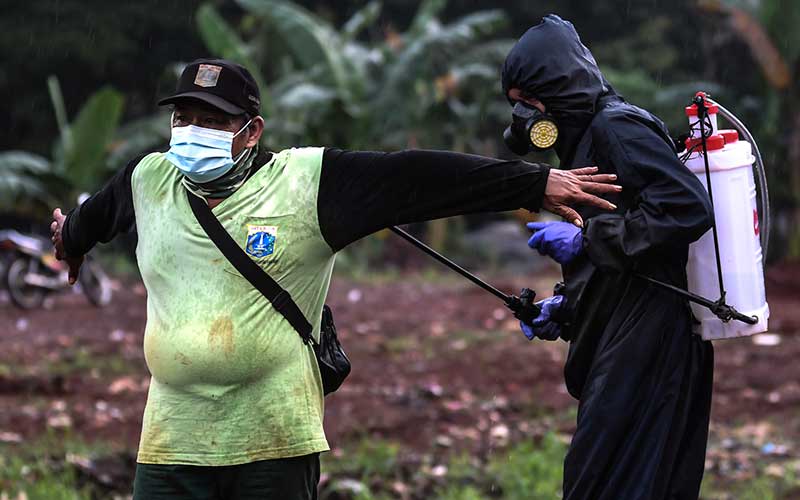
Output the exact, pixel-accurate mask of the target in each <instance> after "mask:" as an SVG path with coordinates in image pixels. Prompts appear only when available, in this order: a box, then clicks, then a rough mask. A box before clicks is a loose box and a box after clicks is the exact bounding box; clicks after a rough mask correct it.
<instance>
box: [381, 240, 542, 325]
mask: <svg viewBox="0 0 800 500" xmlns="http://www.w3.org/2000/svg"><path fill="white" fill-rule="evenodd" d="M389 229H390V230H392V232H394V233H395V234H397V235H398V236H400V237H401V238H403V239H404V240H406V241H407V242H409V243H411V244H412V245H414V246H415V247H417V248H419V249H420V250H422V251H423V252H425V253H426V254H428V255H429V256H431V257H433V258H434V259H436V260H437V261H439V262H440V263H442V264H444V265H445V266H447V267H449V268H450V269H452V270H453V271H455V272H457V273H458V274H460V275H461V276H463V277H465V278H467V279H468V280H470V281H471V282H473V283H475V284H476V285H478V286H479V287H481V288H483V289H484V290H486V291H487V292H489V293H491V294H492V295H494V296H495V297H498V298H499V299H500V300H502V301H503V302H504V303H505V305H506V307H508V308H509V309H511V311H512V312H513V313H514V317H515V318H517V319H519V320H521V321H524V322H525V323H532V322H533V320H534V318H536V317H537V316H538V315H539V313H540V312H541V308H540V307H539V306H537V305H536V304H535V303H534V299H535V298H536V292H534V291H533V290H531V289H530V288H523V289H522V293H520V295H519V297H517V296H516V295H508V294H506V293H503V292H502V291H500V290H498V289H497V288H495V287H493V286H492V285H490V284H489V283H486V282H485V281H483V280H482V279H480V278H478V277H477V276H475V275H474V274H472V273H471V272H469V271H467V270H466V269H464V268H463V267H461V266H459V265H458V264H456V263H455V262H453V261H452V260H450V259H448V258H447V257H445V256H444V255H442V254H440V253H439V252H437V251H436V250H434V249H433V248H431V247H429V246H428V245H426V244H425V243H423V242H421V241H420V240H418V239H417V238H415V237H413V236H411V235H410V234H409V233H407V232H406V231H404V230H402V229H400V228H399V227H397V226H393V227H390V228H389Z"/></svg>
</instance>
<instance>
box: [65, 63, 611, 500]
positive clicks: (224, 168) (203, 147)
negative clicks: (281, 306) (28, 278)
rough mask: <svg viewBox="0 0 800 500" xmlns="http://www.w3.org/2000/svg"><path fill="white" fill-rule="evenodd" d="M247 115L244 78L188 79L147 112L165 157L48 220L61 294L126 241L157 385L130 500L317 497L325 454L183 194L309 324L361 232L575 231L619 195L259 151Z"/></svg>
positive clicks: (561, 183)
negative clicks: (443, 225)
mask: <svg viewBox="0 0 800 500" xmlns="http://www.w3.org/2000/svg"><path fill="white" fill-rule="evenodd" d="M259 99H260V97H259V91H258V88H257V86H256V84H255V81H254V80H253V78H252V76H251V75H250V73H249V72H248V71H247V70H246V69H245V68H243V67H241V66H239V65H237V64H234V63H231V62H229V61H224V60H214V59H210V60H198V61H195V62H193V63H191V64H189V65H188V66H187V67H186V69H185V70H184V72H183V74H182V76H181V77H180V80H179V82H178V89H177V92H176V94H175V95H173V96H171V97H169V98H167V99H164V100H162V101H161V102H160V104H161V105H173V106H174V113H173V115H172V139H171V142H170V149H169V151H168V152H167V153H166V154H165V153H152V154H149V155H147V156H145V157H144V158H143V159H141V160H137V161H133V162H131V163H130V164H129V165H128V166H127V167H126V168H125V169H123V170H122V171H120V172H119V173H118V174H117V175H116V176H115V177H114V178H113V179H112V180H111V181H110V182H109V183H108V184H107V185H106V186H105V187H104V188H103V189H102V190H101V191H100V192H98V193H97V194H95V195H94V196H92V197H91V198H90V199H89V200H88V201H86V202H85V203H84V204H83V205H81V206H80V207H79V208H76V209H74V210H73V211H71V212H70V213H69V215H68V216H66V218H65V217H64V216H63V215H62V214H61V212H60V210H59V209H56V210H55V212H54V218H55V221H54V222H53V225H52V230H53V233H54V235H53V240H54V243H55V246H56V250H57V255H58V256H59V257H60V258H64V259H66V260H67V261H68V262H69V263H70V268H71V270H70V276H71V279H73V280H74V278H75V276H76V275H77V272H78V268H79V266H80V262H81V259H82V255H84V254H85V253H86V252H88V251H89V249H90V248H92V246H93V245H95V243H96V242H98V241H100V242H106V241H109V240H110V239H112V238H113V237H114V236H115V235H116V234H117V233H119V232H120V231H126V230H129V229H131V228H132V227H133V225H134V224H135V225H136V229H137V232H138V236H139V243H138V246H137V250H136V255H137V260H138V263H139V268H140V270H141V274H142V279H143V281H144V284H145V287H146V289H147V326H146V329H145V339H144V350H145V357H146V360H147V365H148V368H149V369H150V372H151V374H152V381H151V385H150V391H149V394H148V399H147V406H146V409H145V414H144V422H143V429H142V434H141V442H140V445H139V453H138V459H137V462H138V465H137V471H136V481H135V486H134V497H135V498H136V499H154V498H197V499H200V498H203V499H205V498H209V499H211V498H215V499H223V498H224V499H236V498H245V497H246V498H265V499H266V498H269V499H281V500H291V499H311V498H316V486H317V482H318V480H319V458H318V454H319V453H320V452H322V451H325V450H327V449H328V443H327V441H326V439H325V434H324V432H323V426H322V417H323V390H322V385H321V380H320V374H319V370H318V367H317V363H316V358H315V355H314V352H313V350H312V349H310V348H309V346H308V345H307V344H304V343H303V342H302V340H301V339H300V338H299V336H298V335H297V334H296V332H295V331H294V330H293V329H292V326H291V325H290V324H289V323H288V322H287V321H286V320H285V319H284V318H283V316H282V315H280V314H278V313H277V312H276V311H275V310H274V309H273V308H272V307H271V306H270V304H269V303H268V302H266V301H265V299H264V297H263V296H262V295H261V294H260V293H259V292H258V291H257V290H256V289H254V288H253V287H252V286H251V285H250V283H249V282H248V281H247V280H246V279H245V278H243V277H242V275H241V274H240V273H239V272H238V271H237V270H236V268H234V267H233V266H232V265H231V264H230V263H229V262H228V261H227V260H226V259H225V258H224V257H223V255H222V254H221V253H220V251H219V250H217V248H216V247H215V246H214V244H213V243H212V242H211V241H209V239H208V237H207V236H206V234H205V233H204V232H203V230H202V229H201V227H200V226H199V224H198V222H197V221H196V219H195V218H194V216H193V214H192V211H191V209H190V206H189V203H188V200H187V190H188V191H189V192H190V193H191V194H192V195H193V196H198V197H200V198H201V199H203V200H205V201H206V202H207V203H208V205H209V207H211V209H212V210H213V213H214V215H215V216H216V217H217V218H218V219H219V220H220V222H221V223H222V225H223V226H224V228H225V229H226V230H227V231H228V233H230V235H231V236H232V237H233V238H234V240H235V241H236V242H238V243H239V245H240V246H241V247H242V248H243V249H244V250H245V251H246V252H247V253H248V254H249V255H250V256H251V258H252V259H253V260H254V261H255V262H256V263H258V264H259V265H260V266H261V267H262V268H263V269H264V271H266V272H267V273H268V274H269V275H270V276H271V277H273V278H274V279H275V280H276V281H278V283H279V284H280V285H281V286H282V287H283V288H284V289H285V290H286V291H288V292H289V293H290V295H291V297H292V298H293V299H294V301H295V302H296V303H297V304H298V306H299V307H300V309H301V310H302V312H303V314H304V315H305V316H306V318H308V319H309V321H310V322H311V324H314V325H319V323H320V321H319V319H320V316H321V311H322V307H323V301H324V300H325V296H326V294H327V291H328V285H329V282H330V277H331V272H332V269H333V263H334V258H335V256H336V253H337V252H338V251H339V250H341V249H342V248H344V247H346V246H347V245H348V244H350V243H352V242H354V241H356V240H358V239H360V238H362V237H364V236H366V235H368V234H370V233H373V232H375V231H377V230H380V229H382V228H386V227H388V226H391V225H394V224H403V223H409V222H414V221H423V220H428V219H434V218H439V217H448V216H452V215H458V214H466V213H471V212H480V211H501V210H511V209H517V208H520V207H522V208H527V209H529V210H538V209H539V208H540V206H542V205H543V206H544V207H545V208H549V209H550V210H552V211H554V212H556V213H559V214H562V215H564V216H567V217H568V218H569V220H571V221H575V220H576V219H578V220H579V217H578V216H577V214H576V212H574V211H573V210H572V209H571V208H569V207H567V206H566V204H567V203H575V204H581V203H584V204H590V205H594V206H596V207H599V208H602V209H611V208H613V206H612V205H611V204H610V203H609V202H607V201H605V200H602V199H600V198H597V197H595V196H593V195H590V194H588V192H595V193H606V192H612V191H616V190H618V189H619V188H618V187H617V186H612V185H608V184H604V183H605V182H609V181H610V180H612V179H613V176H610V175H601V176H598V175H595V176H594V179H592V180H593V181H595V182H590V181H589V176H590V174H592V173H594V172H595V170H594V169H586V170H582V171H579V172H576V173H577V174H578V175H573V174H571V173H565V172H558V171H550V170H549V168H548V167H547V166H546V165H535V164H529V163H525V162H523V161H502V160H496V159H492V158H484V157H480V156H472V155H464V154H456V153H450V152H437V151H403V152H397V153H380V152H351V151H342V150H338V149H330V148H302V149H289V150H285V151H281V152H279V153H270V152H267V151H264V150H262V149H260V148H259V145H258V144H259V139H260V138H261V135H262V132H263V129H264V120H263V119H262V117H261V116H259ZM548 174H549V175H548ZM317 334H318V331H315V335H317Z"/></svg>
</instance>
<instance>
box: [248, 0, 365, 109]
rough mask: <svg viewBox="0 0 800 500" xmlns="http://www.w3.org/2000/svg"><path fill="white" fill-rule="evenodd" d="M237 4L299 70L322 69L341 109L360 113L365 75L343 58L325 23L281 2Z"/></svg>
mask: <svg viewBox="0 0 800 500" xmlns="http://www.w3.org/2000/svg"><path fill="white" fill-rule="evenodd" d="M237 3H238V4H239V5H240V6H241V7H242V8H244V9H245V10H247V11H249V12H250V13H252V14H253V15H255V16H258V17H259V18H260V19H262V20H263V21H264V22H265V23H267V24H268V25H269V26H270V27H271V28H272V30H274V32H275V33H276V34H277V35H278V36H279V37H280V38H281V39H282V41H283V43H284V45H285V46H286V47H288V48H289V50H290V51H291V53H292V55H293V56H294V58H295V59H296V60H297V61H298V62H299V63H300V65H301V68H302V69H309V68H314V67H317V66H320V65H324V67H325V70H326V71H325V77H326V79H329V80H330V82H331V83H333V85H335V86H336V88H337V89H338V93H339V96H340V97H341V98H342V100H343V101H344V104H345V107H346V108H347V109H348V110H349V111H350V112H351V113H352V114H358V113H359V112H360V105H361V104H362V99H361V98H362V96H363V95H364V81H365V80H366V78H367V75H366V74H365V73H364V68H363V66H362V65H359V64H356V63H355V62H354V61H353V60H351V59H349V58H347V57H346V56H345V50H344V48H345V45H346V43H345V40H344V39H343V38H342V37H341V36H339V33H338V32H337V31H336V30H335V29H334V28H333V27H332V26H331V25H330V24H329V23H327V22H326V21H324V20H322V19H320V18H319V17H317V16H315V15H314V14H312V13H311V12H309V11H308V10H306V9H304V8H302V7H300V6H298V5H295V4H294V3H291V2H287V1H283V0H237ZM323 83H327V82H323Z"/></svg>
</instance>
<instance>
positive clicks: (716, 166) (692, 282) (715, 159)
mask: <svg viewBox="0 0 800 500" xmlns="http://www.w3.org/2000/svg"><path fill="white" fill-rule="evenodd" d="M706 102H707V104H706V107H707V109H708V113H709V116H710V118H711V123H712V135H711V137H709V138H708V139H707V141H706V143H707V149H708V163H709V167H710V168H709V170H710V172H711V187H712V194H713V197H714V216H715V219H716V224H717V235H718V237H719V252H720V262H721V266H722V279H723V282H724V286H725V291H726V300H725V301H726V303H727V304H729V305H731V306H733V307H735V308H736V309H737V310H738V311H739V312H741V313H742V314H745V315H747V316H757V317H758V322H757V323H756V324H754V325H748V324H747V323H743V322H741V321H737V320H731V321H729V322H727V323H724V322H723V321H722V320H720V319H719V318H717V317H716V316H715V315H714V314H713V313H712V312H711V311H710V310H708V309H707V308H705V307H703V306H700V305H698V304H694V303H692V304H691V306H692V311H693V313H694V316H695V317H696V318H697V319H698V320H699V321H700V324H699V325H697V326H696V327H695V329H696V332H697V333H699V334H700V335H701V336H702V337H703V338H704V339H706V340H715V339H727V338H735V337H745V336H748V335H754V334H756V333H761V332H765V331H767V320H768V319H769V305H768V304H767V299H766V293H765V291H764V266H763V255H762V254H761V241H760V237H759V226H758V209H757V205H756V186H755V180H754V178H753V162H754V161H755V158H754V157H753V155H752V152H751V145H750V144H749V143H748V142H747V141H742V140H739V137H738V133H737V132H736V131H735V130H719V131H718V130H717V112H718V108H717V106H716V105H715V104H714V103H713V102H711V101H706ZM686 114H687V116H688V117H689V124H690V126H691V127H692V138H690V139H688V140H687V141H686V142H687V148H689V147H691V146H693V145H695V144H697V147H696V149H695V150H694V152H693V153H692V155H691V156H690V157H689V159H688V161H687V162H686V166H687V167H688V168H689V170H691V171H692V172H693V173H694V174H695V175H696V176H697V178H698V179H700V182H701V183H702V184H703V186H706V189H708V186H707V185H706V173H705V162H704V159H703V154H702V146H700V145H699V137H700V130H699V126H698V124H697V107H696V105H692V106H689V107H687V108H686ZM686 272H687V277H688V280H689V291H691V292H693V293H695V294H698V295H701V296H703V297H706V298H708V299H710V300H712V301H715V300H717V299H718V298H719V295H720V294H719V281H718V279H717V263H716V256H715V252H714V236H713V234H712V231H711V230H709V231H708V232H706V234H704V235H703V237H702V238H700V239H699V240H698V241H696V242H695V243H693V244H692V245H691V246H690V247H689V263H688V265H687V268H686Z"/></svg>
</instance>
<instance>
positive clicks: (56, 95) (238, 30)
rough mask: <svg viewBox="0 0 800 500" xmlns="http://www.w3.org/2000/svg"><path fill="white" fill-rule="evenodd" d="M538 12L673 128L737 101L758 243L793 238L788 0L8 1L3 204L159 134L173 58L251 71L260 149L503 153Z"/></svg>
mask: <svg viewBox="0 0 800 500" xmlns="http://www.w3.org/2000/svg"><path fill="white" fill-rule="evenodd" d="M548 12H556V13H558V14H560V15H561V16H562V17H565V18H567V19H570V20H572V21H573V23H574V24H575V26H576V28H577V29H578V31H579V33H580V34H581V36H582V38H583V41H584V43H586V45H588V46H589V47H590V49H591V50H592V51H593V52H594V54H595V56H596V59H597V60H598V62H599V64H600V65H601V67H602V69H603V71H604V73H605V74H606V76H607V78H608V80H609V81H610V82H611V83H612V84H613V85H614V86H615V88H616V89H617V90H618V91H619V92H620V93H622V94H623V95H624V96H625V97H626V98H627V99H628V100H629V101H630V102H633V103H634V104H637V105H640V106H642V107H645V108H647V109H649V110H651V111H653V112H655V113H656V114H658V115H659V116H661V117H662V118H663V119H664V120H665V121H666V122H667V124H668V125H669V126H670V129H671V130H672V132H673V133H674V134H675V135H677V134H679V133H680V132H682V131H683V129H684V123H685V118H684V116H683V113H682V109H683V106H684V105H685V104H686V102H687V100H688V99H689V98H690V97H691V96H692V95H693V93H694V92H695V91H696V90H698V89H704V90H707V91H709V92H710V93H712V95H713V96H714V97H715V98H717V99H718V100H719V101H720V102H722V103H724V104H725V106H726V107H727V108H728V109H731V110H733V111H734V112H735V113H736V114H737V115H738V116H740V118H742V119H743V121H744V122H745V123H746V124H748V126H749V127H750V128H751V131H752V132H753V133H754V135H755V136H756V138H757V139H758V141H759V146H760V147H761V149H762V151H763V152H764V154H765V161H766V164H767V168H768V176H769V179H770V181H771V183H770V185H771V188H772V189H771V194H772V202H773V212H774V213H773V217H774V220H775V224H774V226H773V227H774V228H775V231H774V232H773V245H771V249H772V252H771V255H770V256H769V258H770V259H771V260H773V261H774V260H776V259H779V258H781V257H785V256H796V255H798V254H800V233H799V232H798V231H797V227H798V218H800V212H798V197H800V172H799V171H798V169H797V168H796V167H793V166H794V165H797V164H798V161H800V113H797V111H798V106H799V105H800V85H798V84H797V79H796V78H795V76H796V75H795V73H796V72H797V71H798V68H800V34H797V30H795V29H793V27H794V26H796V25H797V23H798V22H800V4H798V3H797V2H792V1H789V0H726V1H715V0H678V1H673V2H663V1H655V0H654V1H647V2H631V1H622V0H618V1H609V2H585V1H577V0H572V1H559V2H556V1H540V2H523V1H516V2H504V3H503V7H502V8H498V4H497V2H490V1H486V0H476V1H471V2H467V1H465V0H459V1H449V2H448V1H446V0H426V1H422V2H405V1H400V0H385V1H378V0H375V1H371V2H357V1H352V0H347V1H339V2H336V3H335V4H334V3H332V2H323V1H313V0H304V1H297V2H289V1H284V0H236V1H208V2H198V1H194V0H183V1H154V0H143V1H139V2H128V3H126V4H111V3H109V2H103V1H100V0H85V1H81V2H77V1H46V0H38V1H33V2H14V6H13V8H10V9H4V15H3V17H2V19H0V27H1V28H2V29H0V51H2V53H3V54H4V60H5V64H4V65H3V66H2V67H0V94H2V95H4V96H9V97H11V98H7V99H3V100H2V102H0V113H2V115H3V116H4V117H5V118H6V119H5V120H3V123H2V124H0V127H1V128H0V130H2V132H0V151H2V153H0V174H2V175H0V210H2V211H4V212H6V213H8V212H12V213H15V214H24V215H25V216H28V217H34V218H38V219H41V218H42V217H43V214H45V213H47V212H46V211H45V212H42V210H44V209H45V208H47V207H49V206H51V205H52V204H53V203H61V204H66V205H68V206H71V205H72V204H73V203H74V202H73V200H74V197H75V196H76V194H77V193H80V192H84V191H92V190H94V189H96V188H98V187H99V186H100V185H102V183H103V182H104V181H105V180H106V179H107V178H108V177H109V176H110V175H111V174H112V173H113V172H114V171H115V170H116V169H118V168H121V167H122V166H123V165H124V164H125V163H126V162H127V161H128V160H129V159H130V158H132V157H134V156H135V155H136V154H138V153H140V152H144V151H148V150H155V149H160V148H161V149H163V148H165V147H166V146H167V144H168V139H169V128H168V123H167V118H166V116H165V115H164V114H163V112H159V110H158V109H157V108H156V106H155V102H156V100H157V99H158V98H159V97H161V96H163V95H165V94H167V93H169V92H170V91H171V90H172V88H173V87H174V84H175V80H176V78H177V75H178V74H179V73H180V70H181V69H182V66H183V64H185V63H186V62H188V61H191V60H192V59H194V58H197V57H203V56H209V55H213V56H221V57H226V58H230V59H234V60H236V61H239V62H241V63H243V64H245V65H246V66H248V67H249V68H251V70H252V71H253V72H254V73H255V74H256V75H257V78H258V80H259V83H260V85H261V87H262V92H263V94H264V99H263V103H264V104H263V113H264V115H265V118H266V119H267V131H266V134H265V143H266V145H267V146H268V147H270V148H272V149H274V150H279V149H282V148H285V147H290V146H299V145H325V146H336V147H341V148H351V149H355V148H360V149H401V148H407V147H422V148H440V149H452V150H458V151H466V152H474V153H479V154H486V155H493V156H505V155H507V154H508V153H507V152H506V151H505V150H504V148H503V147H502V143H501V141H500V140H499V138H500V135H501V131H502V129H503V127H504V126H505V123H507V121H508V119H509V108H508V106H507V103H506V101H505V99H504V97H503V96H502V95H501V92H500V90H499V88H500V85H499V81H498V80H499V67H500V65H501V63H502V61H503V58H504V56H505V54H506V53H507V51H508V49H509V47H510V46H511V44H513V42H514V40H515V39H516V38H517V37H519V36H520V35H521V34H522V33H523V32H524V31H525V30H526V29H527V28H528V27H530V26H531V25H533V24H535V23H537V22H538V21H539V19H540V18H541V16H542V15H543V14H546V13H548ZM539 159H541V160H546V161H550V162H554V163H557V159H556V158H555V157H553V156H544V157H542V158H539ZM463 227H464V223H463V221H449V222H442V221H440V222H435V223H433V224H431V225H430V227H429V238H430V240H431V242H432V243H433V244H434V246H436V247H437V248H440V249H441V248H446V247H448V242H449V241H450V242H451V241H452V240H456V239H457V238H454V237H453V236H452V235H451V236H448V232H450V233H452V232H453V231H454V230H455V231H456V233H457V234H458V231H460V229H461V228H463ZM377 245H379V246H378V247H377V248H372V249H371V250H368V251H366V254H365V256H359V258H363V259H367V260H369V257H370V255H372V254H381V253H382V252H383V249H382V247H380V243H377ZM373 246H374V245H373ZM450 246H453V245H450ZM455 246H457V245H455ZM451 249H452V248H451ZM370 252H371V253H370Z"/></svg>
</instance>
